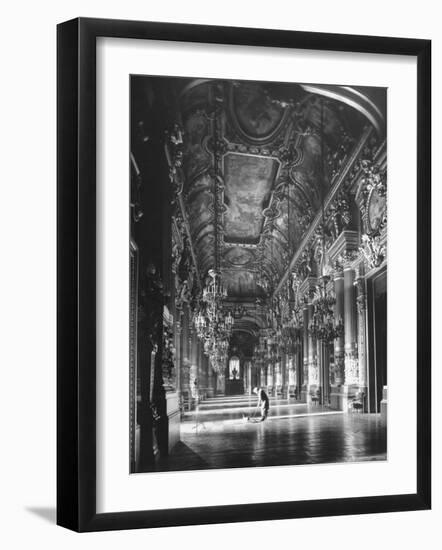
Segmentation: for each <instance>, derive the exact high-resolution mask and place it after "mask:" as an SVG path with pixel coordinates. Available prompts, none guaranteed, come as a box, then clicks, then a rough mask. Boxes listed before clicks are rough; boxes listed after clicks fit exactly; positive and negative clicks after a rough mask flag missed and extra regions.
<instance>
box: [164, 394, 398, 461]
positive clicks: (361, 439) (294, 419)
mask: <svg viewBox="0 0 442 550" xmlns="http://www.w3.org/2000/svg"><path fill="white" fill-rule="evenodd" d="M255 413H258V417H259V411H257V409H256V397H255V396H253V397H248V396H238V397H217V398H212V399H209V400H207V401H205V402H202V403H200V405H199V406H198V409H197V411H191V412H188V413H186V414H185V417H184V419H183V422H182V423H181V441H180V442H179V443H178V444H177V445H176V446H175V447H174V449H173V450H172V451H171V453H170V455H169V457H168V458H167V459H164V460H163V461H162V462H161V463H160V464H159V465H158V469H159V470H168V471H171V470H201V469H210V468H237V467H250V466H276V465H294V464H320V463H332V462H359V461H366V460H386V458H387V455H386V451H387V445H386V429H385V427H384V426H383V425H382V423H381V421H380V418H379V415H375V414H358V413H349V414H344V413H342V412H339V411H333V410H331V409H329V408H325V407H321V406H318V405H311V406H308V405H306V404H305V403H299V402H296V401H293V399H292V400H291V402H290V403H289V402H287V400H286V399H275V398H271V400H270V412H269V417H268V418H267V420H266V421H265V422H254V421H253V420H254V419H253V415H254V414H255ZM247 417H250V418H251V420H252V421H250V420H249V421H247Z"/></svg>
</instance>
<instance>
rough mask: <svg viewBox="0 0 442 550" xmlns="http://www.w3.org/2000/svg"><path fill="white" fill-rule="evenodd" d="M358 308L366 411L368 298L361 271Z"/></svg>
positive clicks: (357, 297) (361, 381)
mask: <svg viewBox="0 0 442 550" xmlns="http://www.w3.org/2000/svg"><path fill="white" fill-rule="evenodd" d="M355 283H356V289H357V296H356V302H357V310H358V352H359V391H360V392H363V394H364V412H365V411H366V397H367V336H366V321H367V299H366V287H365V277H363V276H362V275H361V274H360V273H358V276H357V278H356V281H355Z"/></svg>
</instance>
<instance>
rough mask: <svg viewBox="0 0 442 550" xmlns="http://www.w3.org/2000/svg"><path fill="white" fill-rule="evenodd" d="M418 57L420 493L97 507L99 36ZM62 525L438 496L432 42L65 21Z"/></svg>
mask: <svg viewBox="0 0 442 550" xmlns="http://www.w3.org/2000/svg"><path fill="white" fill-rule="evenodd" d="M97 37H116V38H132V39H140V40H142V39H153V40H166V41H182V42H195V43H210V44H230V45H247V46H267V47H273V48H282V47H283V48H301V49H310V50H324V51H336V52H355V53H377V54H395V55H403V56H414V57H416V58H417V136H416V143H417V174H416V176H417V227H418V233H417V357H416V370H417V395H416V399H417V432H416V434H415V435H416V438H417V471H416V480H417V491H416V493H415V494H397V495H385V496H374V497H362V498H338V499H326V500H310V501H293V502H272V503H266V502H263V503H259V504H241V505H228V506H209V507H202V508H183V509H166V510H164V509H163V510H139V511H132V512H117V513H97V512H96V336H95V334H96V323H97V315H96V290H97V289H96V253H97V246H96V239H95V238H94V236H95V234H96V107H97V105H96V39H97ZM57 45H58V59H57V71H58V77H57V91H58V100H57V118H58V122H57V138H58V148H57V159H58V167H57V179H58V200H57V207H58V216H57V219H58V241H57V255H58V263H57V278H58V291H57V316H58V335H57V347H58V351H57V364H58V367H57V374H58V380H57V415H58V420H57V437H58V443H57V465H58V466H57V523H58V524H59V525H61V526H64V527H66V528H69V529H72V530H75V531H79V532H83V531H103V530H111V529H132V528H146V527H162V526H176V525H195V524H209V523H224V522H240V521H251V520H273V519H284V518H301V517H318V516H326V515H346V514H367V513H375V512H376V513H379V512H397V511H410V510H424V509H429V508H430V506H431V342H430V339H431V336H430V335H431V330H430V328H431V327H430V323H431V321H430V316H431V295H430V292H431V290H430V287H431V285H430V277H431V271H430V270H431V235H430V227H431V207H430V198H431V187H430V186H431V174H430V165H431V41H429V40H416V39H408V38H387V37H375V36H353V35H338V34H324V33H311V32H295V31H283V30H263V29H255V28H233V27H232V28H230V27H217V26H202V25H188V24H186V25H185V24H171V23H159V22H140V21H121V20H106V19H89V18H79V19H74V20H71V21H67V22H64V23H61V24H60V25H58V28H57Z"/></svg>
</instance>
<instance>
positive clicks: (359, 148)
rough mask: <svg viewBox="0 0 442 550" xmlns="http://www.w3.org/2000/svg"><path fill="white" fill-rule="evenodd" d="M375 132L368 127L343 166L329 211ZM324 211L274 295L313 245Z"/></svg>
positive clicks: (328, 203)
mask: <svg viewBox="0 0 442 550" xmlns="http://www.w3.org/2000/svg"><path fill="white" fill-rule="evenodd" d="M372 132H373V128H372V127H371V126H367V127H366V128H365V130H364V132H363V134H362V136H361V138H360V140H359V141H358V143H357V144H356V145H355V147H354V148H353V151H352V153H351V155H350V156H349V157H348V160H347V162H346V163H345V164H344V165H343V167H342V169H341V171H340V173H339V175H338V176H337V177H336V179H335V182H334V184H333V186H332V188H331V189H330V191H329V192H328V194H327V196H326V198H325V200H324V209H325V211H327V209H328V208H329V207H330V206H331V204H332V202H333V201H334V200H335V199H336V198H337V195H338V193H339V191H340V189H341V186H342V185H343V184H344V182H345V180H346V178H347V176H348V175H349V174H350V172H351V170H352V168H353V167H354V165H355V163H356V161H357V160H358V158H359V157H360V155H361V153H362V152H363V150H364V148H365V147H366V146H367V144H368V141H369V138H370V137H371V135H372ZM322 221H323V220H322V211H321V210H319V211H318V212H317V213H316V216H315V217H314V219H313V221H312V223H311V224H310V227H309V228H308V230H307V232H306V234H305V235H304V237H303V239H302V241H301V243H300V245H299V247H298V248H297V250H296V252H295V254H294V255H293V258H292V260H291V261H290V263H289V265H288V266H287V268H286V270H285V272H284V275H283V276H282V277H281V280H280V281H279V283H278V284H277V286H276V288H275V290H274V292H273V295H276V294H278V292H279V291H280V289H281V287H282V285H283V284H284V282H285V281H286V279H287V277H289V275H290V274H291V273H292V272H293V271H296V264H297V263H298V262H299V260H300V259H301V257H302V255H303V253H304V250H305V249H306V248H307V247H308V246H309V245H310V244H311V241H312V239H313V238H314V235H315V232H316V230H317V229H318V227H319V225H320V224H321V223H322Z"/></svg>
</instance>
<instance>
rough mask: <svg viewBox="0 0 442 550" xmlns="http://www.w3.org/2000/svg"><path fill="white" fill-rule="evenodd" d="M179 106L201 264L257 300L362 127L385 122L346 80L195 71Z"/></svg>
mask: <svg viewBox="0 0 442 550" xmlns="http://www.w3.org/2000/svg"><path fill="white" fill-rule="evenodd" d="M356 98H357V101H356ZM179 111H180V115H181V119H182V126H183V129H184V134H185V139H184V156H183V168H184V174H185V187H184V190H183V196H184V201H185V206H186V211H187V217H188V220H189V227H190V233H191V239H192V245H193V249H194V253H195V256H196V260H197V263H198V268H199V272H200V274H201V275H202V276H204V274H205V273H207V271H208V270H209V269H210V268H213V267H215V266H217V265H218V266H219V267H220V270H221V273H222V277H223V280H224V282H225V284H226V286H227V290H228V296H229V297H228V300H232V301H233V300H234V301H236V302H239V301H240V302H243V303H244V304H250V307H255V305H254V304H256V300H257V299H262V298H263V297H265V295H266V294H267V293H269V292H270V291H271V289H272V288H274V287H275V286H276V285H277V284H278V282H279V280H280V279H281V277H282V275H283V273H284V270H285V269H286V267H287V264H288V261H289V259H290V258H291V257H292V256H293V254H294V252H295V251H296V249H297V247H298V246H299V243H300V242H301V240H302V238H303V236H304V235H305V233H306V231H307V229H308V227H309V224H310V223H311V221H312V219H313V217H314V216H315V214H316V213H317V212H318V211H319V210H320V208H321V204H322V201H323V199H324V197H325V195H326V193H327V190H328V189H329V187H330V185H332V183H333V178H334V177H335V176H336V174H337V173H338V171H339V168H340V165H341V163H342V161H343V159H344V157H345V156H346V155H347V154H348V151H349V150H350V149H351V148H352V147H353V145H354V144H355V143H356V142H357V141H358V139H359V138H360V136H361V135H362V133H363V131H364V127H366V126H367V124H371V125H372V126H374V127H375V128H376V130H377V131H378V132H382V124H383V120H382V110H381V109H380V108H379V106H378V105H377V104H376V98H370V97H368V96H366V95H364V94H363V93H362V92H361V90H356V89H353V88H349V87H338V86H333V87H330V86H329V87H327V86H323V87H321V86H313V85H296V84H289V85H288V84H278V83H255V82H244V81H241V82H234V81H215V80H196V81H191V82H189V81H184V87H183V89H182V90H181V93H180V97H179ZM215 195H216V200H215ZM215 203H216V204H217V208H215V206H214V205H215ZM255 320H256V316H255ZM236 327H237V328H241V321H238V322H237V323H236Z"/></svg>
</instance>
